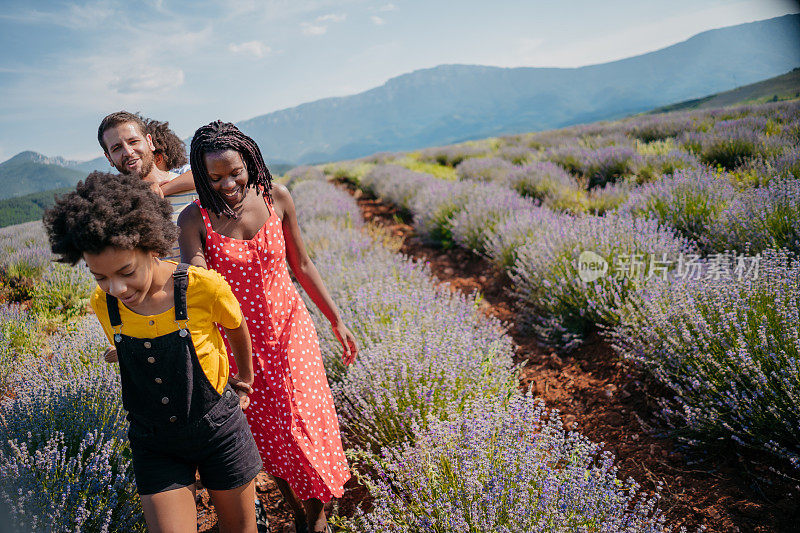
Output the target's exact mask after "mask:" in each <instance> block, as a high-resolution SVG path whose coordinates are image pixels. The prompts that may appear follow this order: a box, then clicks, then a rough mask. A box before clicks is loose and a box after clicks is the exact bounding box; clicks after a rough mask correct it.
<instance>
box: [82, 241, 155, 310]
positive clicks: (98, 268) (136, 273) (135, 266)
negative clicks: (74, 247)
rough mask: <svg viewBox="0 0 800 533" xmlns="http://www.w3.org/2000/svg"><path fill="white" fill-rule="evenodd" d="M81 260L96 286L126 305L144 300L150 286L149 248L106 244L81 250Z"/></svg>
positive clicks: (151, 263)
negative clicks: (90, 250)
mask: <svg viewBox="0 0 800 533" xmlns="http://www.w3.org/2000/svg"><path fill="white" fill-rule="evenodd" d="M83 260H84V261H86V265H87V266H88V267H89V270H90V271H91V273H92V274H94V279H96V280H97V284H98V285H99V286H100V288H101V289H102V290H103V291H104V292H106V293H108V294H110V295H111V296H116V297H117V298H118V299H119V300H120V301H121V302H122V303H123V304H125V306H126V307H128V308H132V307H136V306H137V305H139V304H141V303H142V302H144V300H145V299H146V298H147V297H148V295H149V293H150V291H151V289H152V287H153V271H154V267H155V254H153V253H152V252H146V251H144V250H140V249H134V250H123V249H121V248H112V247H108V248H106V249H104V250H103V251H101V252H99V253H96V254H91V253H88V252H84V253H83Z"/></svg>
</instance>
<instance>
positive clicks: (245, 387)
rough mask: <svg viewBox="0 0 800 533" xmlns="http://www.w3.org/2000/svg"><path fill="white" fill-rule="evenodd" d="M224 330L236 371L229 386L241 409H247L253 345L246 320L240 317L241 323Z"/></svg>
mask: <svg viewBox="0 0 800 533" xmlns="http://www.w3.org/2000/svg"><path fill="white" fill-rule="evenodd" d="M222 329H224V330H225V335H227V337H228V342H229V343H230V345H231V352H232V354H233V359H234V360H235V361H236V369H237V370H238V372H237V373H236V374H235V375H234V376H231V386H232V387H233V388H234V390H236V393H237V394H238V395H239V405H241V406H242V409H247V406H248V405H250V399H249V398H248V397H247V394H248V393H251V392H253V389H252V385H253V380H254V376H253V347H252V345H251V344H250V332H249V331H248V330H247V322H246V321H245V320H244V318H242V323H241V324H240V325H239V327H238V328H234V329H228V328H222Z"/></svg>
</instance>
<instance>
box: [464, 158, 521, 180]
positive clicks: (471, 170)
mask: <svg viewBox="0 0 800 533" xmlns="http://www.w3.org/2000/svg"><path fill="white" fill-rule="evenodd" d="M514 168H515V167H514V165H513V164H511V163H509V162H508V161H506V160H505V159H500V158H499V157H476V158H471V159H466V160H464V161H462V162H461V163H459V164H458V166H456V173H457V174H458V179H460V180H472V181H482V182H493V181H503V180H505V179H506V177H507V176H508V175H509V174H510V173H511V172H512V171H513V170H514Z"/></svg>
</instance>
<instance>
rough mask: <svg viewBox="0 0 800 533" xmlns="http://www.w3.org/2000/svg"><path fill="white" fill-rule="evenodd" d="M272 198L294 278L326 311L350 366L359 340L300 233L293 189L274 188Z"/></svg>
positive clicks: (324, 312) (323, 311)
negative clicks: (344, 319)
mask: <svg viewBox="0 0 800 533" xmlns="http://www.w3.org/2000/svg"><path fill="white" fill-rule="evenodd" d="M271 192H272V197H273V198H274V199H275V203H276V204H277V205H278V206H280V208H281V209H282V211H283V238H284V240H285V241H286V260H287V262H288V263H289V267H290V268H291V269H292V273H293V274H294V277H295V278H296V279H297V281H298V283H300V286H301V287H303V289H304V290H305V291H306V292H307V293H308V296H309V297H310V298H311V300H312V301H313V302H314V304H315V305H316V306H317V307H318V308H319V310H320V311H322V314H323V315H325V318H327V319H328V321H329V322H330V323H331V327H332V328H333V333H334V335H336V338H337V339H339V342H340V343H342V348H343V349H344V352H343V354H342V359H344V363H345V364H346V365H349V364H350V363H352V362H353V360H355V358H356V355H358V347H357V346H356V339H355V337H354V336H353V334H352V333H351V332H350V330H349V329H348V328H347V326H345V325H344V322H342V317H341V316H339V309H338V308H337V307H336V304H335V303H333V299H332V298H331V296H330V294H328V289H326V288H325V284H324V283H323V282H322V278H321V277H320V275H319V272H318V271H317V267H315V266H314V263H312V262H311V258H309V257H308V253H307V252H306V247H305V245H304V244H303V239H302V237H301V236H300V227H299V226H298V224H297V215H296V213H295V210H294V201H292V196H291V195H290V194H289V190H288V189H287V188H286V187H285V186H283V185H279V184H275V185H273V187H272V191H271Z"/></svg>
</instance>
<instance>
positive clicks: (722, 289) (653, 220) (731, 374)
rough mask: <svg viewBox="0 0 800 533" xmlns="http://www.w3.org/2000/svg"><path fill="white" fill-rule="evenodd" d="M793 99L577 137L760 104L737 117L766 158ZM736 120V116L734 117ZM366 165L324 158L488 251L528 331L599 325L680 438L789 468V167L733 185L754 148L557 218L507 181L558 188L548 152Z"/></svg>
mask: <svg viewBox="0 0 800 533" xmlns="http://www.w3.org/2000/svg"><path fill="white" fill-rule="evenodd" d="M797 109H798V107H797V104H792V105H783V106H773V107H770V108H767V110H766V111H765V110H764V108H757V109H755V110H753V109H745V111H742V110H741V109H738V110H737V109H735V110H732V111H731V110H725V111H724V112H723V111H719V112H711V113H701V114H695V115H679V116H678V117H671V116H667V117H666V118H665V117H655V118H646V119H638V120H639V122H636V121H628V122H625V123H622V124H618V123H616V124H615V123H612V124H610V125H592V126H588V127H584V128H583V129H584V130H586V131H584V132H583V133H584V134H587V135H588V134H590V133H591V131H594V132H595V133H596V132H601V133H602V132H605V134H608V135H610V134H609V133H608V132H609V131H612V132H613V130H614V129H615V128H616V129H617V130H618V132H617V133H619V130H620V129H626V130H627V131H639V132H645V131H649V130H648V129H647V127H650V128H655V127H656V126H657V125H658V124H661V125H662V126H663V125H664V124H665V123H666V124H668V125H670V124H671V126H670V127H671V128H675V129H674V130H670V129H669V128H667V127H665V128H664V130H665V131H664V133H665V134H666V132H667V131H671V132H672V134H673V135H678V136H681V135H683V134H681V133H676V131H677V132H679V131H680V129H679V128H680V127H683V126H686V121H687V120H688V119H687V117H690V118H691V117H693V118H691V120H692V122H693V124H694V127H695V129H698V126H697V124H698V123H703V121H709V120H710V119H711V118H721V119H723V120H719V121H717V122H716V123H712V124H711V126H707V132H706V133H708V132H711V133H709V135H711V134H712V133H713V134H714V135H722V134H721V133H720V131H727V132H728V133H730V131H739V130H736V129H735V128H734V129H733V130H731V129H730V128H732V126H731V122H730V120H737V119H731V118H730V115H731V114H735V113H745V112H748V113H749V112H755V111H760V112H763V113H765V115H766V118H764V120H752V122H755V123H758V124H762V125H763V127H764V128H766V129H770V128H771V129H772V131H773V134H772V135H767V133H763V139H762V140H764V139H767V138H769V139H772V140H770V141H769V144H770V146H772V147H773V149H774V150H776V152H775V153H774V154H773V156H775V157H782V158H784V159H785V158H786V157H788V156H790V155H791V153H793V152H792V149H790V148H786V147H783V148H781V146H783V145H782V143H785V142H786V139H796V138H797V135H798V124H800V120H799V119H798V114H797ZM709 117H710V118H709ZM750 119H752V117H748V116H746V115H745V116H744V117H743V118H740V119H738V120H739V122H738V124H739V126H738V127H740V128H742V127H744V126H743V124H745V123H747V122H748V120H750ZM659 121H661V122H659ZM637 128H638V129H637ZM726 128H727V129H726ZM573 130H574V129H573ZM587 132H588V133H587ZM714 132H716V133H714ZM775 132H777V133H775ZM562 133H563V132H562ZM573 133H574V132H571V133H569V135H567V133H564V135H565V138H572V137H570V136H571V135H573ZM695 133H696V132H695ZM535 135H537V134H533V136H535ZM541 135H542V138H546V137H545V134H541ZM547 135H549V137H550V138H551V139H553V138H558V136H559V132H550V133H548V134H547ZM598 135H600V134H599V133H598ZM642 135H645V134H643V133H642ZM652 135H655V133H653V132H652V131H650V132H649V133H647V135H646V136H652ZM698 135H699V133H698ZM617 137H620V135H617ZM627 138H628V137H626V136H622V137H620V139H621V140H619V142H620V143H622V142H624V140H622V139H627ZM722 138H723V137H719V139H722ZM736 138H738V137H736V136H733V139H734V140H735V139H736ZM664 139H665V137H664V136H660V137H658V139H656V140H655V141H653V140H652V139H650V140H651V141H653V142H656V143H663V142H665V141H664ZM720 142H722V141H721V140H720ZM764 142H767V141H766V140H765V141H764ZM562 148H563V146H562ZM439 150H440V151H443V152H444V153H446V149H439ZM787 154H788V155H787ZM451 155H452V154H451ZM371 161H372V162H373V163H372V164H371V165H370V167H369V168H367V169H365V171H364V172H361V173H359V174H355V175H354V174H353V173H352V172H349V171H348V170H349V169H348V166H347V165H343V166H339V167H338V168H337V166H330V167H328V168H327V170H330V171H331V172H332V173H334V174H336V173H337V172H338V175H339V176H342V175H345V176H347V177H350V178H351V179H353V181H355V182H357V183H358V184H359V185H360V186H361V187H362V188H364V189H365V190H367V191H369V192H372V193H374V194H376V195H377V196H379V197H382V198H384V199H386V200H388V201H390V202H392V203H394V204H396V205H398V206H399V207H400V208H401V209H403V210H405V211H406V212H408V213H410V214H411V215H413V216H414V223H415V226H416V228H417V230H418V232H419V233H420V234H421V235H422V236H423V237H425V238H427V239H429V240H431V241H433V242H437V243H439V244H441V245H444V246H449V245H452V244H458V245H461V246H464V247H467V248H470V249H472V250H474V251H476V252H478V253H481V254H483V255H486V256H488V257H489V258H490V259H492V260H493V261H494V262H495V263H496V264H497V265H498V266H499V267H500V268H501V269H503V270H505V271H506V272H507V273H508V274H509V276H510V277H511V279H512V281H513V286H514V288H513V290H514V293H515V295H516V296H517V298H518V300H519V302H520V304H521V306H522V308H523V310H524V312H523V315H522V318H523V319H524V320H525V321H527V323H528V324H529V325H530V327H531V329H532V330H533V331H534V332H535V333H536V334H537V335H538V336H539V337H540V338H541V339H542V340H544V341H545V342H547V343H548V344H551V345H555V346H560V347H562V348H564V349H570V348H573V347H575V346H576V345H577V344H579V343H580V342H581V340H582V339H583V338H584V337H585V336H586V334H587V333H588V332H590V331H591V330H594V329H596V328H597V327H598V326H599V327H600V328H601V329H603V330H604V331H605V332H606V334H607V335H608V336H609V337H610V338H611V339H613V342H614V345H615V347H616V348H617V350H618V351H619V353H621V354H622V355H624V356H625V357H629V358H632V359H634V360H636V361H639V362H641V363H643V364H644V365H646V366H647V367H648V368H649V369H650V370H651V372H652V373H653V374H654V375H655V376H656V377H658V379H660V380H661V381H662V382H663V383H664V384H666V385H667V386H668V387H669V388H670V389H671V390H672V391H673V392H674V394H675V396H674V398H673V397H670V398H665V399H664V401H663V403H664V409H663V414H664V416H665V418H666V419H667V421H668V423H669V424H671V425H673V426H675V427H678V428H682V430H683V432H684V433H685V436H686V438H687V440H688V441H689V442H693V443H700V442H703V443H704V444H708V443H709V442H711V443H716V444H718V443H720V442H723V443H725V442H736V443H739V444H743V445H745V446H748V447H754V448H756V449H759V450H767V451H769V452H770V453H773V454H775V455H777V456H778V457H780V458H782V459H785V460H788V461H789V462H790V463H792V465H793V466H791V467H789V468H790V470H794V469H797V468H800V415H798V413H799V412H800V411H798V408H800V384H798V383H799V382H800V380H798V375H800V372H798V370H797V368H798V357H799V356H798V354H800V344H798V334H800V320H798V316H800V314H799V313H798V309H800V290H798V289H800V278H798V274H797V271H798V263H797V255H796V254H797V253H798V252H800V180H798V179H797V176H796V175H794V174H792V172H794V171H791V172H785V173H784V174H783V175H780V174H776V175H774V176H772V177H771V178H769V179H768V176H769V175H768V174H759V175H758V177H759V179H757V180H754V182H753V183H750V184H742V183H739V182H737V179H738V178H740V177H741V174H738V175H737V174H736V172H740V171H741V169H742V168H745V170H746V169H747V168H754V167H755V166H758V165H761V166H762V167H763V168H773V167H774V162H769V161H768V159H767V158H766V156H765V155H764V154H761V157H760V158H755V159H754V158H751V159H748V160H745V159H741V158H740V159H737V161H738V164H740V167H741V168H739V170H735V169H734V170H732V171H730V172H727V171H722V170H712V169H710V168H700V169H698V170H694V171H687V170H684V171H680V170H679V171H677V172H675V174H668V173H667V174H663V175H661V176H660V177H658V178H657V179H656V180H655V181H654V182H652V183H650V184H646V185H644V186H641V187H637V188H634V187H630V188H629V190H627V191H625V193H624V196H625V199H624V200H623V201H620V202H619V204H620V206H618V207H619V208H617V209H614V210H608V211H606V212H605V213H604V215H603V216H599V215H580V216H572V215H570V214H567V213H564V212H559V211H556V210H553V209H550V208H548V203H547V202H546V201H542V197H537V195H536V194H531V193H530V192H529V191H530V188H529V189H526V188H525V187H530V183H531V180H528V181H527V182H526V181H525V179H522V178H521V177H520V176H523V177H525V176H527V177H528V178H529V177H530V176H534V177H535V179H534V180H533V181H535V183H538V184H541V183H544V182H548V180H549V182H563V183H567V182H569V183H570V186H571V187H572V186H574V183H575V178H574V176H573V175H571V174H568V173H567V172H566V171H565V170H564V169H563V168H561V167H557V166H556V165H554V163H552V162H547V161H545V162H540V163H535V164H533V165H530V166H529V167H527V168H525V169H521V170H520V169H518V168H517V170H515V171H513V172H511V173H508V172H505V173H504V172H503V171H498V174H496V175H495V176H494V177H492V174H491V172H490V170H491V169H495V170H496V169H498V168H501V167H502V168H505V169H506V170H507V167H511V164H510V163H506V162H504V163H503V164H501V165H496V161H497V160H495V159H484V160H483V161H482V160H481V159H470V158H466V159H464V160H463V162H461V163H460V164H459V165H457V166H456V172H457V173H458V174H460V177H462V178H467V179H465V180H462V181H448V180H442V179H437V178H434V177H433V176H431V175H428V174H425V173H420V172H413V171H411V170H409V169H408V168H405V167H404V166H400V165H393V164H386V163H385V162H392V161H395V162H400V163H404V162H403V161H402V160H401V159H398V156H397V155H381V156H378V157H374V158H372V159H371ZM381 161H383V162H384V163H381ZM481 165H483V166H481ZM503 165H505V166H503ZM405 166H408V165H405ZM350 168H351V167H350ZM502 168H501V170H502ZM515 168H516V167H515ZM737 168H738V167H737ZM789 168H790V170H791V167H789ZM487 169H490V170H487ZM532 169H533V170H532ZM481 173H483V174H481ZM526 173H527V174H526ZM497 176H500V177H499V178H498V177H497ZM553 176H556V177H555V178H554V177H553ZM526 179H527V178H526ZM514 180H517V181H516V182H515V181H514ZM536 180H538V181H536ZM559 180H560V181H559ZM520 183H527V185H525V187H523V186H519V184H520ZM515 184H516V185H515ZM753 185H756V186H753ZM611 187H612V188H609V186H607V187H605V188H604V189H596V190H600V191H605V193H604V194H606V198H608V197H609V196H610V195H612V194H617V193H618V192H619V188H617V189H614V188H613V187H614V186H611ZM517 191H519V192H522V193H523V194H519V193H518V192H517ZM526 191H528V192H526ZM609 191H610V192H609ZM726 251H731V252H726ZM582 253H583V255H581V254H582ZM756 253H760V255H754V254H756ZM745 254H748V255H745ZM792 254H795V255H792ZM793 474H796V470H795V471H794V472H793Z"/></svg>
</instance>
